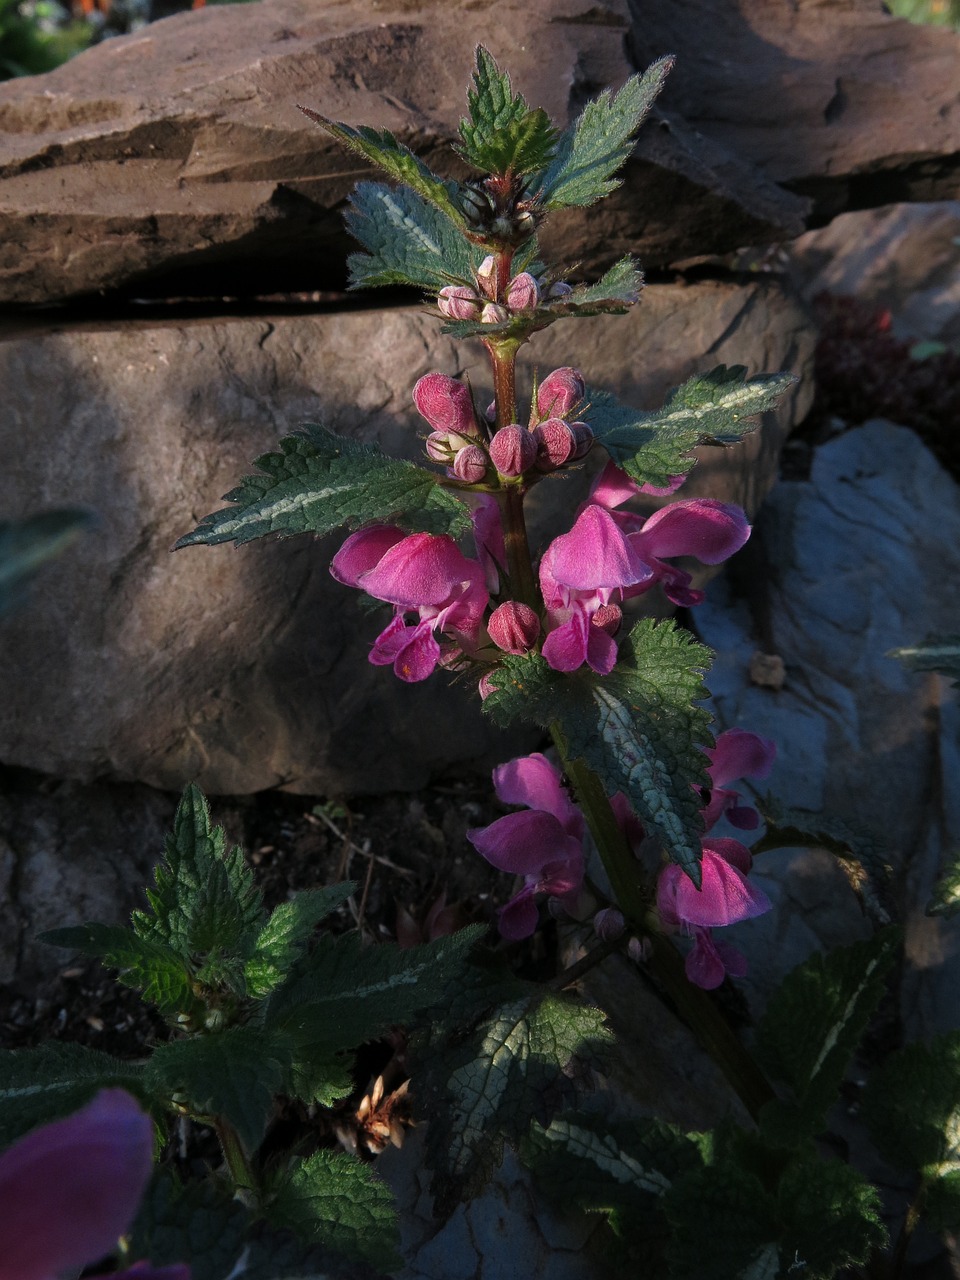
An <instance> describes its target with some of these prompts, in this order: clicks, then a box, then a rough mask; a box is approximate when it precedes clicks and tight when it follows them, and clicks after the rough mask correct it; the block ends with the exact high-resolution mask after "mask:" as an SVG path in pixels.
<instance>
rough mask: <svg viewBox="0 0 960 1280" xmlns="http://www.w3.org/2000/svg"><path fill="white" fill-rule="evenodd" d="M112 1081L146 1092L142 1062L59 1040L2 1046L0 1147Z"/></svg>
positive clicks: (71, 1108)
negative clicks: (18, 1046)
mask: <svg viewBox="0 0 960 1280" xmlns="http://www.w3.org/2000/svg"><path fill="white" fill-rule="evenodd" d="M114 1087H119V1088H121V1089H127V1090H128V1091H129V1092H131V1093H134V1094H136V1095H137V1096H138V1097H141V1098H142V1097H143V1094H144V1083H143V1067H142V1066H141V1065H140V1064H139V1063H136V1062H123V1061H121V1060H120V1059H119V1058H114V1057H111V1056H110V1055H109V1054H106V1053H99V1052H97V1050H95V1049H87V1048H86V1047H85V1046H84V1045H79V1044H71V1043H69V1042H63V1041H58V1040H52V1041H49V1042H48V1043H46V1044H43V1045H40V1046H39V1048H36V1049H17V1050H8V1051H4V1052H0V1147H5V1146H7V1145H9V1143H11V1142H14V1141H15V1140H16V1139H17V1138H19V1137H21V1136H22V1135H23V1134H25V1133H27V1132H28V1131H29V1130H30V1129H33V1128H35V1127H36V1126H37V1125H39V1124H46V1123H47V1122H48V1121H50V1120H56V1119H58V1118H59V1117H60V1116H65V1115H69V1114H70V1112H72V1111H77V1110H78V1109H79V1108H80V1107H82V1106H83V1105H84V1104H85V1103H87V1102H89V1101H90V1099H91V1098H92V1097H93V1096H94V1094H96V1093H98V1092H99V1091H100V1090H101V1089H109V1088H114Z"/></svg>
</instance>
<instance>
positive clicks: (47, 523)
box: [0, 509, 93, 614]
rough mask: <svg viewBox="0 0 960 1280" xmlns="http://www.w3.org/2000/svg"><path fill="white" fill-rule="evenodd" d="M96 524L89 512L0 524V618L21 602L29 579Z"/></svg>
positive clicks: (48, 513) (69, 511)
mask: <svg viewBox="0 0 960 1280" xmlns="http://www.w3.org/2000/svg"><path fill="white" fill-rule="evenodd" d="M91 524H93V515H92V513H91V512H89V511H80V510H75V509H66V510H61V511H45V512H43V513H42V514H41V515H37V516H30V517H29V518H28V519H26V520H20V521H17V522H16V523H10V522H9V521H6V520H0V614H2V613H5V612H6V610H7V609H9V608H10V607H11V606H12V605H13V604H15V603H16V602H17V600H18V599H19V598H20V594H21V592H22V590H23V588H24V586H25V585H26V583H27V581H28V579H29V578H31V577H32V576H33V574H34V573H36V571H37V570H38V569H39V568H40V567H41V565H44V564H46V562H47V561H48V560H52V559H54V557H56V556H58V555H60V553H61V552H62V551H66V549H67V548H68V547H69V546H72V544H73V543H74V542H76V540H77V538H79V536H80V534H81V533H82V532H83V531H84V530H85V529H88V528H89V527H90V525H91Z"/></svg>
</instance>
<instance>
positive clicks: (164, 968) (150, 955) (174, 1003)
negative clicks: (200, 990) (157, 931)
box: [38, 924, 203, 1021]
mask: <svg viewBox="0 0 960 1280" xmlns="http://www.w3.org/2000/svg"><path fill="white" fill-rule="evenodd" d="M38 941H40V942H45V943H47V944H48V945H49V946H52V947H66V948H68V949H69V950H71V951H79V952H82V953H83V955H88V956H96V957H97V958H98V959H100V960H102V961H103V963H104V964H105V965H106V966H107V967H108V968H110V969H116V970H117V978H118V979H119V981H120V982H122V983H124V984H125V985H126V986H128V987H132V988H133V989H134V991H139V992H140V993H141V995H142V996H143V998H144V1000H146V1001H147V1002H148V1003H149V1004H152V1005H154V1006H155V1007H156V1008H157V1009H158V1010H159V1011H160V1013H162V1014H163V1016H164V1017H166V1018H168V1019H170V1020H171V1021H174V1020H176V1018H177V1016H178V1015H180V1014H186V1015H188V1016H196V1015H197V1014H199V1013H201V1012H202V1009H203V1005H202V1003H201V1002H200V1001H199V1000H198V999H197V997H196V996H195V995H194V992H193V987H192V984H191V975H190V970H189V968H188V966H187V965H186V964H185V962H184V960H183V957H182V956H181V955H180V954H179V953H178V952H177V951H175V950H174V949H173V948H172V947H169V946H167V945H166V944H165V943H163V942H160V941H157V940H154V939H152V938H141V937H138V936H137V935H136V934H135V933H134V932H133V930H131V929H124V928H122V927H121V926H119V925H106V924H83V925H76V926H74V927H71V928H66V929H51V930H50V931H49V932H47V933H42V934H40V936H39V939H38Z"/></svg>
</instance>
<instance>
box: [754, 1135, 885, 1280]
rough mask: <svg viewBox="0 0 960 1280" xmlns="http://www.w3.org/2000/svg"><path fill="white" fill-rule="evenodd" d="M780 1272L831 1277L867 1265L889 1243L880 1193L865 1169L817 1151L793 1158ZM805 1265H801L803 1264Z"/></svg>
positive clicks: (786, 1180)
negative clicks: (864, 1173)
mask: <svg viewBox="0 0 960 1280" xmlns="http://www.w3.org/2000/svg"><path fill="white" fill-rule="evenodd" d="M777 1199H778V1204H779V1210H780V1219H781V1223H782V1224H783V1225H782V1228H781V1230H782V1236H781V1243H780V1263H781V1271H780V1274H781V1275H789V1269H790V1267H793V1268H794V1269H795V1271H796V1272H797V1273H798V1274H799V1275H802V1276H806V1277H809V1280H831V1278H832V1277H833V1276H835V1275H836V1274H837V1272H838V1271H840V1270H842V1269H843V1268H844V1267H859V1266H862V1265H863V1264H864V1263H866V1262H867V1260H868V1259H869V1258H870V1256H871V1254H872V1253H873V1252H874V1250H875V1249H882V1248H883V1247H884V1245H885V1244H886V1242H887V1233H886V1229H885V1228H884V1226H883V1222H882V1221H881V1207H882V1206H881V1203H880V1196H879V1193H878V1192H877V1189H876V1187H874V1186H872V1185H871V1184H870V1183H869V1182H867V1180H866V1178H864V1177H863V1175H862V1174H860V1173H858V1172H857V1170H856V1169H852V1168H850V1166H849V1165H846V1164H842V1163H841V1162H840V1161H839V1160H821V1159H820V1158H819V1157H818V1156H817V1155H816V1154H815V1153H810V1155H809V1156H807V1157H806V1158H803V1157H801V1158H798V1159H795V1160H792V1161H791V1163H790V1164H789V1165H788V1167H787V1169H786V1170H785V1172H784V1175H783V1177H782V1178H781V1180H780V1187H779V1190H778V1196H777ZM801 1264H802V1266H801Z"/></svg>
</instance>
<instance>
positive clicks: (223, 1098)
mask: <svg viewBox="0 0 960 1280" xmlns="http://www.w3.org/2000/svg"><path fill="white" fill-rule="evenodd" d="M291 1057H292V1047H291V1044H290V1041H289V1040H288V1039H287V1037H286V1036H284V1035H283V1034H282V1033H279V1032H274V1031H271V1032H270V1033H269V1034H268V1033H266V1032H264V1031H262V1030H261V1029H260V1028H255V1027H251V1026H243V1027H227V1028H226V1030H224V1031H217V1032H214V1033H212V1034H210V1035H194V1036H190V1037H188V1038H187V1039H184V1040H171V1041H169V1042H168V1043H167V1044H162V1045H158V1046H157V1048H156V1049H155V1050H154V1052H153V1054H152V1055H151V1057H150V1060H149V1062H148V1063H147V1067H146V1076H145V1079H146V1083H147V1086H148V1087H149V1088H150V1089H151V1090H152V1091H153V1092H154V1093H155V1094H156V1096H157V1097H160V1098H173V1099H175V1100H177V1101H178V1102H181V1103H182V1104H183V1105H185V1106H186V1107H187V1108H188V1109H189V1110H190V1111H191V1112H192V1113H193V1114H194V1115H195V1116H202V1117H206V1116H211V1117H216V1116H223V1117H224V1118H225V1119H226V1120H228V1121H229V1122H230V1124H231V1125H232V1126H233V1128H234V1129H235V1130H236V1132H237V1135H238V1136H239V1138H240V1141H241V1142H242V1143H243V1145H244V1147H245V1148H246V1150H247V1152H248V1153H251V1154H252V1153H253V1152H254V1151H255V1150H256V1149H257V1147H258V1146H259V1145H260V1140H261V1138H262V1137H263V1132H264V1129H265V1127H266V1123H267V1117H268V1116H269V1114H270V1110H271V1108H272V1106H273V1099H274V1095H275V1094H277V1093H279V1092H280V1091H281V1089H282V1086H283V1083H284V1080H285V1079H286V1077H287V1074H288V1072H289V1066H290V1060H291Z"/></svg>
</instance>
